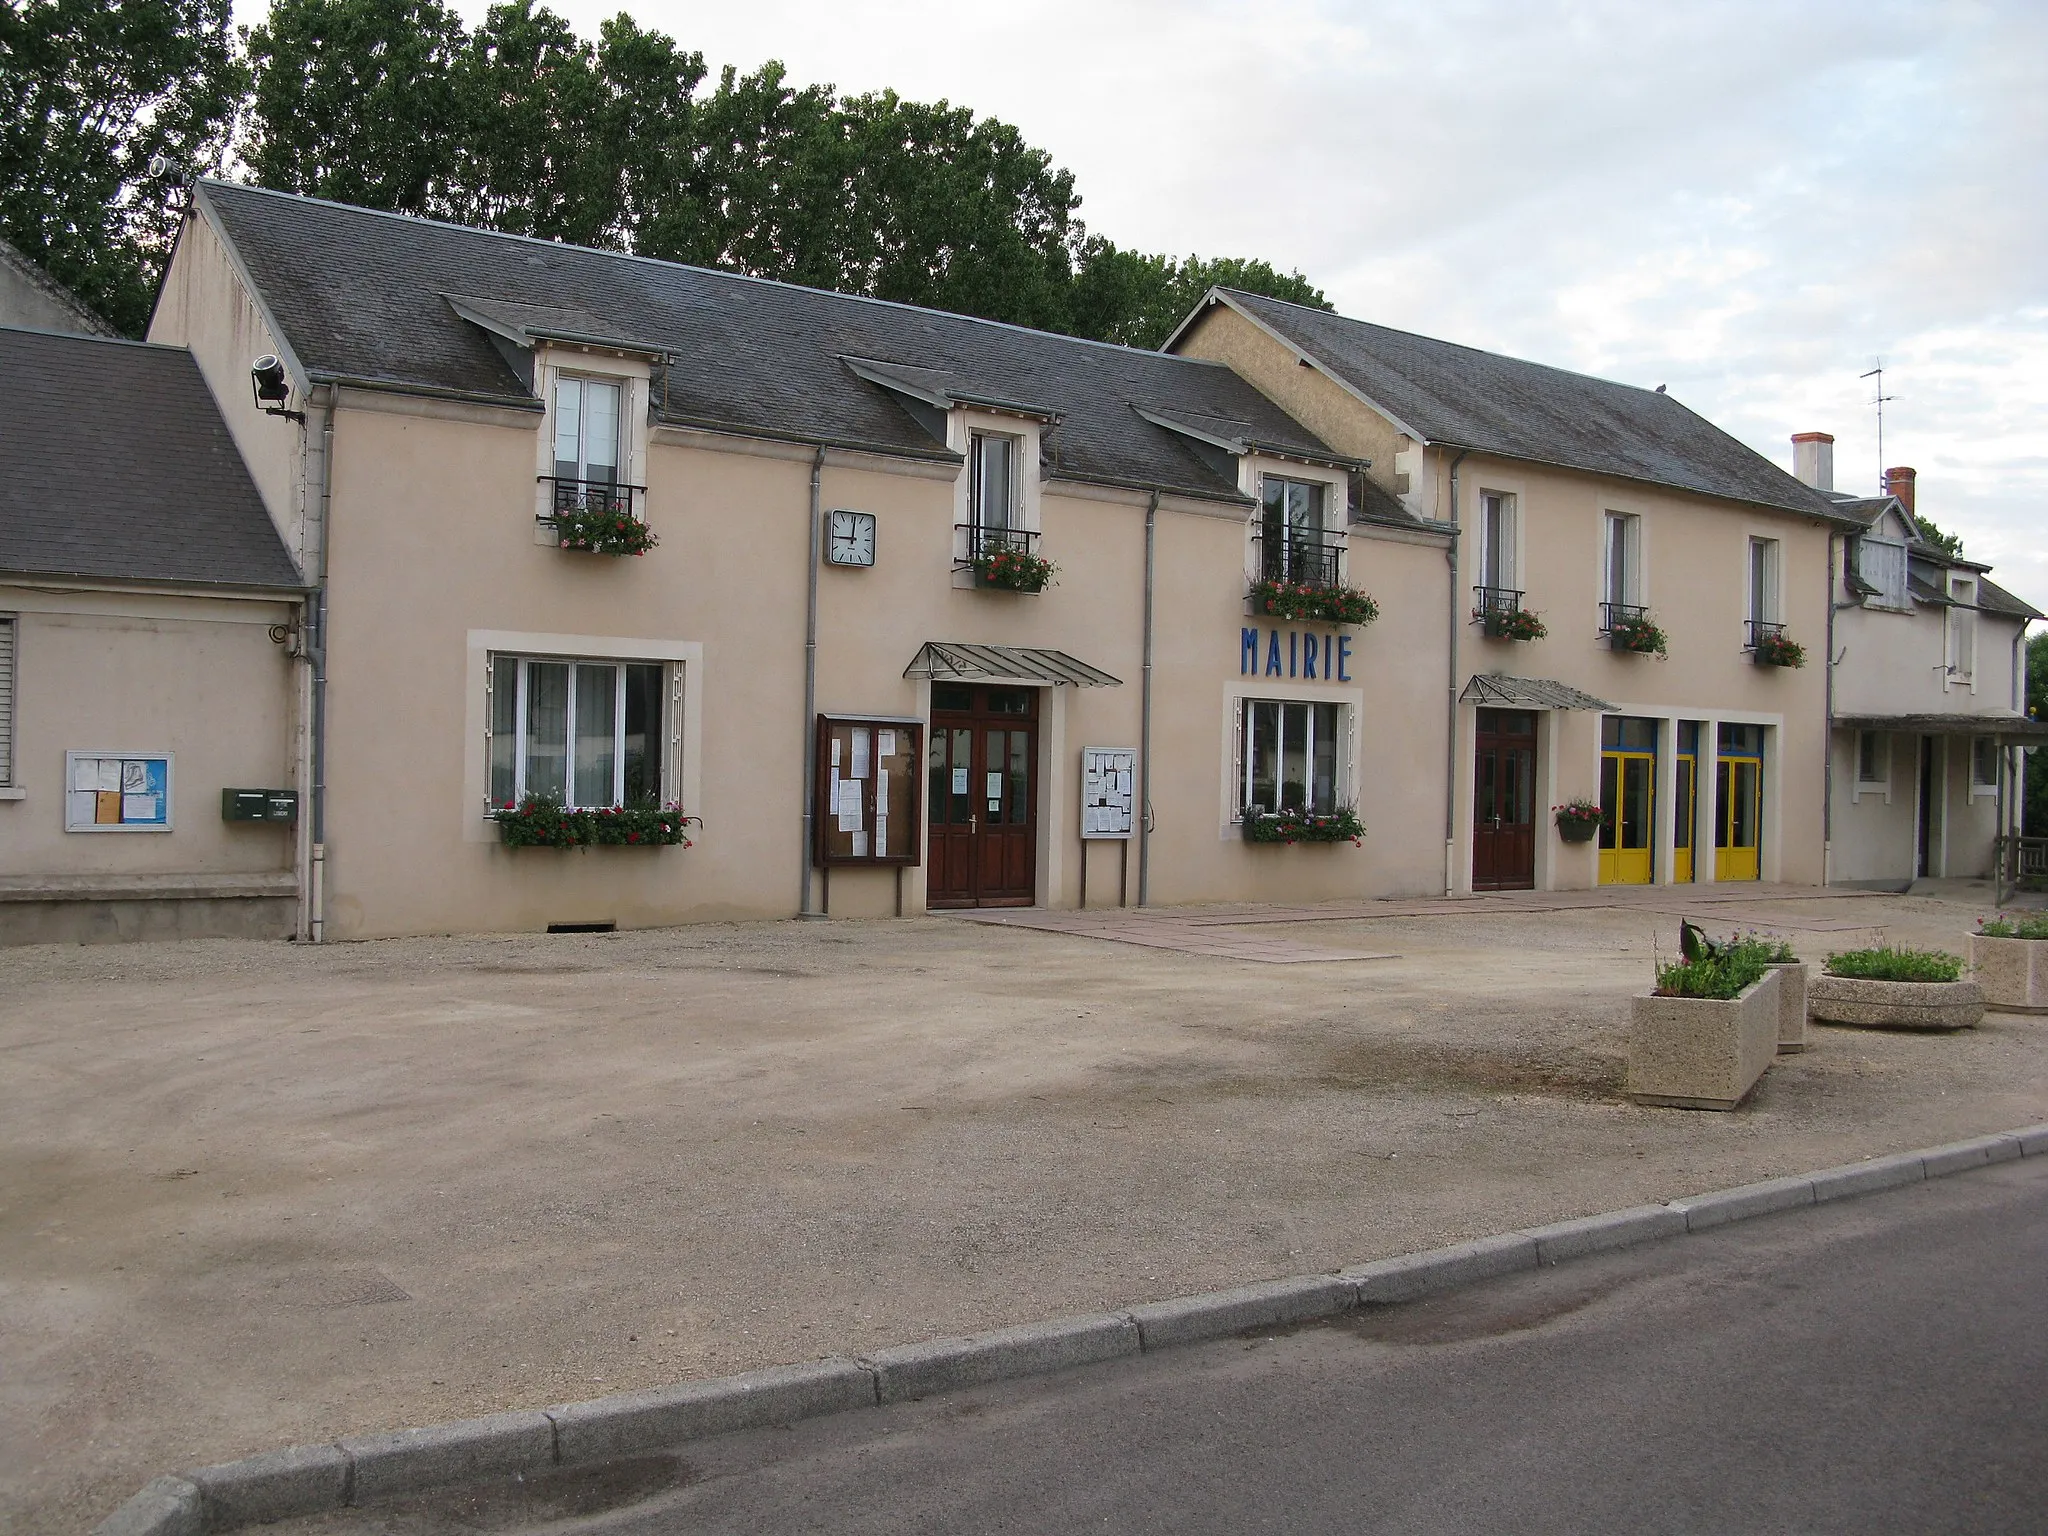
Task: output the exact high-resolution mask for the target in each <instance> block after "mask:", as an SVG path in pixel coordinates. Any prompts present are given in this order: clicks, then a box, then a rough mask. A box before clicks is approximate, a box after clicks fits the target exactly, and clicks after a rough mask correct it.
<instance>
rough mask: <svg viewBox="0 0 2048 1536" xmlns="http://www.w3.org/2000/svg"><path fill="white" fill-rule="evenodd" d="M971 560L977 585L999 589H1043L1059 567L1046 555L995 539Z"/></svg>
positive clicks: (1050, 582)
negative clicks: (994, 541) (1011, 545)
mask: <svg viewBox="0 0 2048 1536" xmlns="http://www.w3.org/2000/svg"><path fill="white" fill-rule="evenodd" d="M968 564H970V565H972V566H973V567H974V584H975V585H976V586H978V587H993V588H994V589H995V590H996V591H998V592H1043V591H1044V590H1045V589H1046V588H1047V587H1049V586H1051V585H1052V584H1053V580H1052V579H1053V577H1054V576H1056V575H1058V574H1059V569H1060V568H1059V567H1058V566H1057V565H1054V564H1053V563H1052V561H1050V560H1048V559H1046V558H1045V557H1044V556H1043V555H1036V554H1033V553H1032V552H1031V551H1029V550H1027V549H1017V548H1013V547H1010V546H1008V545H1003V544H996V543H993V542H990V543H987V544H985V545H984V546H983V547H982V548H979V549H977V550H976V551H975V552H974V554H973V556H972V558H971V559H970V560H969V561H968Z"/></svg>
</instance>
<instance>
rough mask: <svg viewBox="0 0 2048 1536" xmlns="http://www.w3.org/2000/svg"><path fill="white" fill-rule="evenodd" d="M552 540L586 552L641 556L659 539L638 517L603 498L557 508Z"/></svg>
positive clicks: (583, 552)
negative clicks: (553, 538)
mask: <svg viewBox="0 0 2048 1536" xmlns="http://www.w3.org/2000/svg"><path fill="white" fill-rule="evenodd" d="M553 521H554V525H555V539H556V542H557V543H559V544H560V545H561V547H562V548H563V549H569V550H574V551H576V552H577V553H578V554H585V555H644V554H646V553H647V551H649V550H650V549H652V548H654V546H655V545H656V544H658V543H660V542H661V541H660V540H659V539H657V538H656V537H655V536H654V530H653V529H652V528H649V527H648V526H647V525H646V524H645V523H643V522H641V521H640V519H639V518H637V517H635V516H634V515H633V514H632V513H631V512H629V511H627V510H626V509H625V508H624V507H621V506H619V505H617V504H615V503H613V502H612V501H611V500H610V499H609V498H606V497H592V498H590V499H589V500H588V501H585V502H584V503H583V504H582V505H580V506H578V505H570V506H566V507H558V508H557V509H556V510H555V513H554V517H553Z"/></svg>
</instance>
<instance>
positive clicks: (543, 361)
mask: <svg viewBox="0 0 2048 1536" xmlns="http://www.w3.org/2000/svg"><path fill="white" fill-rule="evenodd" d="M533 377H534V393H535V395H536V396H537V397H538V398H539V400H540V402H541V404H542V407H543V410H542V415H541V424H540V430H539V431H537V432H535V433H534V439H535V442H534V459H535V463H534V473H535V476H536V483H535V485H534V503H533V516H534V527H533V542H534V543H536V544H545V545H547V546H549V547H550V548H553V547H554V545H555V543H556V535H555V526H554V523H553V522H552V518H553V517H554V514H555V485H554V477H555V425H556V414H555V412H556V406H555V386H556V384H557V383H558V382H563V381H567V380H570V379H579V380H585V381H589V382H595V383H599V384H616V385H618V386H619V467H618V479H617V481H616V482H614V483H615V484H618V485H622V486H623V485H631V486H644V485H646V483H647V472H646V471H647V453H648V443H647V431H648V428H647V391H648V385H649V380H650V377H651V369H650V368H649V366H648V364H647V363H645V362H643V361H641V360H639V359H636V358H627V357H616V356H612V355H610V354H605V353H586V352H583V351H580V350H575V349H571V348H567V347H563V346H556V345H551V344H545V343H544V344H542V345H540V346H538V347H536V348H535V350H534V372H533ZM580 467H581V466H580V465H579V468H580ZM646 499H647V497H646V493H645V492H644V491H638V492H633V493H629V496H628V505H629V506H630V507H631V509H632V513H633V515H634V516H635V517H638V518H644V517H646V515H647V508H646V506H645V504H644V503H645V502H646Z"/></svg>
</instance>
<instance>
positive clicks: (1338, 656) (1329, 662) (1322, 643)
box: [1237, 624, 1352, 683]
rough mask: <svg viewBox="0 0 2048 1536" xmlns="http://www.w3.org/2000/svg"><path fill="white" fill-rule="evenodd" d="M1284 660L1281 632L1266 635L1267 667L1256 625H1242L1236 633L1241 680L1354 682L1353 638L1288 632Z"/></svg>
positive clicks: (1303, 631)
mask: <svg viewBox="0 0 2048 1536" xmlns="http://www.w3.org/2000/svg"><path fill="white" fill-rule="evenodd" d="M1286 634H1287V643H1286V646H1285V648H1284V649H1285V659H1284V660H1283V659H1282V650H1283V648H1282V646H1281V643H1280V635H1281V631H1280V630H1278V629H1268V630H1266V631H1265V646H1264V663H1263V665H1262V664H1261V660H1260V645H1259V635H1260V630H1259V627H1258V626H1256V625H1249V624H1247V625H1240V626H1239V628H1238V631H1237V672H1238V675H1239V676H1240V677H1259V676H1261V675H1263V676H1266V677H1298V678H1301V679H1302V680H1303V681H1305V682H1311V683H1348V682H1350V681H1351V639H1352V637H1351V636H1350V635H1318V634H1316V633H1314V632H1313V631H1309V630H1293V629H1290V630H1288V631H1286Z"/></svg>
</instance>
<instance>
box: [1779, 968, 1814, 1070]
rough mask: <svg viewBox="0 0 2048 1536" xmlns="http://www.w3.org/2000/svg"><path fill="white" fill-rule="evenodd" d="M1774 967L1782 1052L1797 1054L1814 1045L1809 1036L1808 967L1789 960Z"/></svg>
mask: <svg viewBox="0 0 2048 1536" xmlns="http://www.w3.org/2000/svg"><path fill="white" fill-rule="evenodd" d="M1771 969H1772V970H1774V971H1776V972H1777V973H1778V1054H1779V1055H1780V1056H1796V1055H1798V1054H1799V1053H1800V1052H1801V1051H1804V1050H1809V1049H1811V1048H1812V1045H1813V1042H1812V1041H1810V1040H1808V1039H1807V1038H1806V966H1805V963H1804V962H1802V961H1799V960H1787V961H1781V962H1780V963H1778V964H1776V965H1773V966H1772V967H1771Z"/></svg>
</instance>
